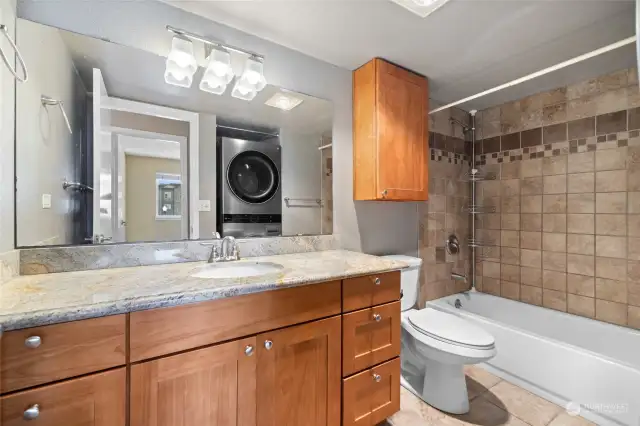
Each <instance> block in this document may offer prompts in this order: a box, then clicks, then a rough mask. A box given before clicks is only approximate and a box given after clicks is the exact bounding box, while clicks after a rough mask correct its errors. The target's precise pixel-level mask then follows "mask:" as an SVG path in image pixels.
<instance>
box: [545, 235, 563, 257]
mask: <svg viewBox="0 0 640 426" xmlns="http://www.w3.org/2000/svg"><path fill="white" fill-rule="evenodd" d="M542 249H543V250H546V251H555V252H565V253H566V251H567V234H555V233H549V232H543V233H542Z"/></svg>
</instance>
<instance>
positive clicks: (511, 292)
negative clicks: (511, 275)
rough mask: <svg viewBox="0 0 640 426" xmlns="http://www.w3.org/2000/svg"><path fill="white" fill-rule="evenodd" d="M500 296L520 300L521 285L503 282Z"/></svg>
mask: <svg viewBox="0 0 640 426" xmlns="http://www.w3.org/2000/svg"><path fill="white" fill-rule="evenodd" d="M500 295H501V296H502V297H506V298H507V299H513V300H520V284H518V283H510V282H507V281H501V282H500Z"/></svg>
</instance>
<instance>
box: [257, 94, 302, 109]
mask: <svg viewBox="0 0 640 426" xmlns="http://www.w3.org/2000/svg"><path fill="white" fill-rule="evenodd" d="M301 103H302V99H301V98H298V97H296V96H294V95H293V94H292V93H289V92H285V91H280V92H277V93H275V94H274V95H273V96H271V97H270V98H269V99H268V100H267V102H265V103H264V104H265V105H269V106H272V107H274V108H280V109H281V110H283V111H289V110H292V109H293V108H295V107H297V106H298V105H300V104H301Z"/></svg>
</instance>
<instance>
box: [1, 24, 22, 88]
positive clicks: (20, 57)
mask: <svg viewBox="0 0 640 426" xmlns="http://www.w3.org/2000/svg"><path fill="white" fill-rule="evenodd" d="M0 31H2V33H3V34H4V36H5V37H6V38H7V41H8V42H9V44H10V45H11V47H12V48H13V50H14V51H15V52H16V56H17V57H18V61H20V67H22V72H23V73H24V78H20V76H19V75H18V73H17V72H16V71H17V69H16V68H13V67H12V66H11V64H10V63H9V59H7V56H6V55H5V54H4V51H3V50H2V48H1V47H0V56H2V60H3V61H4V63H5V65H6V66H7V68H9V71H11V74H13V76H14V77H15V79H16V80H18V81H19V82H20V83H24V82H25V81H27V80H28V79H29V74H28V72H27V66H26V65H25V63H24V59H22V55H21V54H20V51H19V50H18V47H17V46H16V44H15V43H14V41H13V40H12V39H11V36H10V35H9V29H8V28H7V26H6V25H4V24H0Z"/></svg>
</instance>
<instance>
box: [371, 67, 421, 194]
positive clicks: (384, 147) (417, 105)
mask: <svg viewBox="0 0 640 426" xmlns="http://www.w3.org/2000/svg"><path fill="white" fill-rule="evenodd" d="M377 61H378V64H377V65H378V72H377V77H376V78H377V81H376V83H377V84H376V85H377V90H378V91H377V94H378V100H377V106H378V109H377V113H376V114H377V115H376V121H377V123H378V185H377V187H378V190H379V191H380V195H381V199H384V200H397V201H402V200H407V201H410V200H416V201H419V200H426V199H427V195H428V182H427V179H428V176H427V167H428V161H429V126H428V123H429V117H428V105H429V99H428V98H429V95H428V88H427V79H426V78H424V77H421V76H419V75H417V74H414V73H412V72H409V71H406V70H404V69H402V68H399V67H397V66H395V65H392V64H389V63H387V62H385V61H382V60H379V59H378V60H377Z"/></svg>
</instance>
